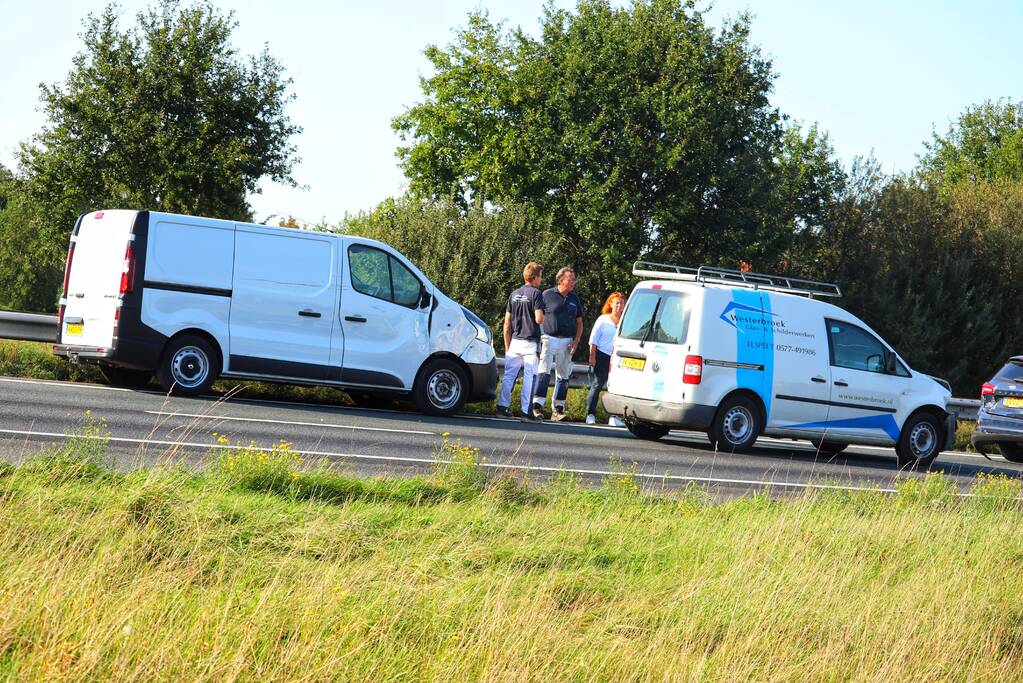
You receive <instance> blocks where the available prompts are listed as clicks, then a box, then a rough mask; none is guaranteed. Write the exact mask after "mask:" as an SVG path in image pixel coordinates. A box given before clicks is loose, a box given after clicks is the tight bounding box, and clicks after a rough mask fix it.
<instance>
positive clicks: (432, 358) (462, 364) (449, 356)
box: [412, 351, 474, 396]
mask: <svg viewBox="0 0 1023 683" xmlns="http://www.w3.org/2000/svg"><path fill="white" fill-rule="evenodd" d="M438 358H443V359H444V360H449V361H453V362H454V363H455V364H456V365H458V367H459V368H461V370H462V372H464V373H465V377H466V380H467V382H466V390H467V392H468V393H467V394H466V395H469V396H471V395H472V392H473V390H474V387H473V385H472V372H471V371H470V370H469V366H468V364H466V362H465V361H464V360H462V359H461V358H459V357H458V356H456V355H455V354H453V353H451V352H450V351H437V352H436V353H433V354H431V355H430V356H428V357H427V358H426V359H424V360H423V362H422V363H421V364H420V366H419V370H417V371H416V379H415V383H413V385H412V386H413V387H415V384H416V383H418V382H419V379H420V377H422V375H423V369H424V368H425V367H426V366H427V365H428V364H430V363H431V362H432V361H435V360H437V359H438Z"/></svg>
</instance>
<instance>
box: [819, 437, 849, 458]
mask: <svg viewBox="0 0 1023 683" xmlns="http://www.w3.org/2000/svg"><path fill="white" fill-rule="evenodd" d="M810 443H812V444H813V447H814V448H816V449H817V452H818V453H820V454H821V455H838V454H839V453H841V452H842V451H844V450H845V449H846V448H849V444H847V443H841V442H839V441H822V440H820V439H810Z"/></svg>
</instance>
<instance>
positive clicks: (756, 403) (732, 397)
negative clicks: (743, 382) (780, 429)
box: [707, 389, 767, 453]
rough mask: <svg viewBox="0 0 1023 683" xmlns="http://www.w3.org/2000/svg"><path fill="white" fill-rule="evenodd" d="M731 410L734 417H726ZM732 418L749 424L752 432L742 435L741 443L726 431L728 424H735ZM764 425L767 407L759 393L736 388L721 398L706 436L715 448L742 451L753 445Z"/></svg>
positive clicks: (765, 424) (762, 431)
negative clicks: (744, 414) (743, 414)
mask: <svg viewBox="0 0 1023 683" xmlns="http://www.w3.org/2000/svg"><path fill="white" fill-rule="evenodd" d="M733 412H734V413H735V414H736V415H735V417H734V418H731V417H728V415H731V414H732V413H733ZM743 412H745V413H746V417H743V416H742V413H743ZM733 419H735V420H738V421H739V424H743V423H745V426H749V427H750V429H751V430H752V432H753V433H752V434H749V433H747V435H746V436H744V437H743V441H742V443H739V442H735V441H734V439H731V438H730V437H729V436H728V434H727V433H726V432H727V429H728V428H729V426H730V425H733V424H735V423H733V421H732V420H733ZM757 422H759V423H760V424H759V425H758V424H757ZM766 426H767V409H766V408H765V406H764V401H763V399H761V398H760V395H759V394H757V393H756V392H755V391H752V390H750V389H737V390H735V391H731V392H729V393H728V394H726V395H725V396H723V397H722V398H721V401H720V402H719V403H718V407H717V410H716V411H715V413H714V418H713V420H712V422H711V424H710V427H709V428H708V430H707V437H708V438H709V439H710V442H711V445H713V446H714V447H715V448H720V449H722V450H724V449H728V450H730V451H732V452H736V453H744V452H746V451H748V450H749V449H750V448H752V447H753V444H755V443H756V440H757V438H758V437H759V436H760V435H761V434H763V433H764V428H765V427H766Z"/></svg>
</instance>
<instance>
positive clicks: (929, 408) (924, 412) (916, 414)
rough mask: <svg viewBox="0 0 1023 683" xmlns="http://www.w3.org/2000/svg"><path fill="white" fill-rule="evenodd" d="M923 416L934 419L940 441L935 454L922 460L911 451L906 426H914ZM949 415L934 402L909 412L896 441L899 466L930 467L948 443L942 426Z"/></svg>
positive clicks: (911, 467) (912, 467)
mask: <svg viewBox="0 0 1023 683" xmlns="http://www.w3.org/2000/svg"><path fill="white" fill-rule="evenodd" d="M922 416H927V417H929V418H932V419H933V420H934V427H935V428H936V429H937V433H936V435H935V436H936V438H937V440H938V443H937V446H935V448H934V452H933V454H931V455H930V456H929V457H925V458H923V459H922V460H920V459H916V458H915V457H914V456H913V454H912V453H911V450H910V448H909V445H908V443H907V437H906V428H907V427H910V428H912V427H913V426H915V425H916V423H917V422H918V421H919V418H921V417H922ZM947 417H948V413H947V412H945V411H944V410H942V409H941V408H940V407H938V406H936V405H934V404H927V405H922V406H920V407H919V408H917V409H916V410H914V411H913V412H912V413H910V414H909V417H907V418H906V421H905V422H903V423H902V426H901V427H900V428H899V438H898V440H897V441H896V442H895V452H896V455H897V457H898V462H899V467H901V468H910V469H928V468H929V467H930V466H931V463H933V462H934V460H935V459H936V458H937V457H938V454H939V453H941V451H942V450H943V449H944V447H945V445H946V444H945V443H944V437H945V434H943V433H942V430H941V428H942V425H944V424H945V419H946V418H947Z"/></svg>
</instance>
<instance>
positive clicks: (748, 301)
mask: <svg viewBox="0 0 1023 683" xmlns="http://www.w3.org/2000/svg"><path fill="white" fill-rule="evenodd" d="M732 301H734V302H735V303H737V304H740V305H741V307H742V308H745V310H747V311H749V312H750V313H748V314H747V315H749V316H752V317H759V316H761V315H763V313H762V311H763V309H762V308H761V305H762V304H761V298H760V292H758V291H755V290H748V289H733V290H732ZM765 327H769V325H756V326H752V327H751V326H750V325H748V324H747V325H742V324H740V325H738V326H736V332H735V346H736V350H735V360H736V361H738V362H739V363H742V364H746V365H763V366H764V369H763V370H748V369H744V368H737V369H736V370H735V385H736V386H737V387H739V388H740V389H749V390H751V391H753V392H755V393H756V394H757V395H758V396H760V399H761V400H762V401H763V402H764V405H765V406H770V403H769V399H767V398H765V396H770V393H769V392H765V391H764V378H765V377H766V376H768V369H767V363H766V362H765V361H767V360H770V361H771V362H772V366H773V360H774V359H773V358H772V357H771V356H772V354H769V353H764V349H763V348H762V347H763V343H764V341H765V337H764V328H765ZM751 342H755V343H753V344H751ZM771 372H773V367H772V370H771ZM769 410H770V408H769V407H768V411H769Z"/></svg>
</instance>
